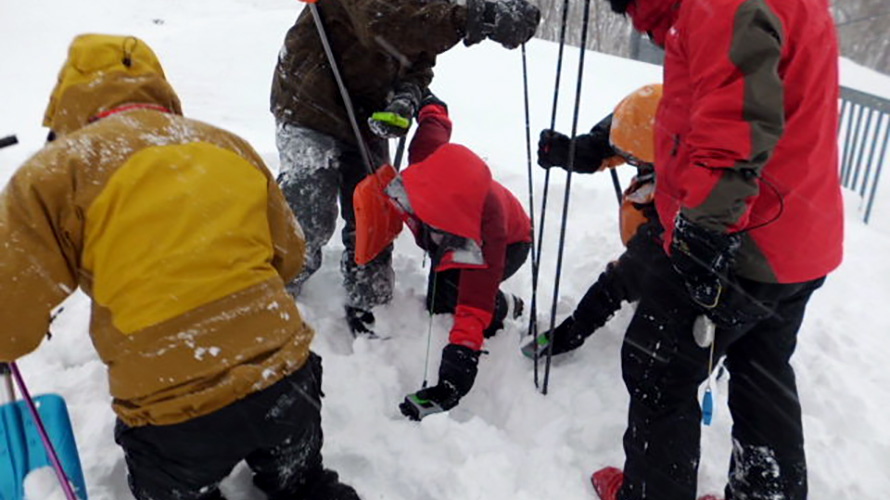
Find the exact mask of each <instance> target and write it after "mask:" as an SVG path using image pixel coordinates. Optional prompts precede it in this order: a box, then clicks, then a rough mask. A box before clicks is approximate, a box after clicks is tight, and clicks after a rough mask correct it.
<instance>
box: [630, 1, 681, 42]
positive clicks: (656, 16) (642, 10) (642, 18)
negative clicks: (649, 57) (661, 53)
mask: <svg viewBox="0 0 890 500" xmlns="http://www.w3.org/2000/svg"><path fill="white" fill-rule="evenodd" d="M680 1H681V0H636V1H634V2H631V4H630V5H629V6H628V7H627V14H628V15H629V16H630V19H631V21H632V22H633V25H634V28H635V29H636V30H637V31H642V32H643V33H649V35H650V36H651V37H652V40H653V41H654V42H655V43H656V44H658V46H659V47H664V39H665V35H667V32H668V30H669V29H670V28H671V26H672V25H673V24H674V21H676V20H677V15H678V13H679V12H680Z"/></svg>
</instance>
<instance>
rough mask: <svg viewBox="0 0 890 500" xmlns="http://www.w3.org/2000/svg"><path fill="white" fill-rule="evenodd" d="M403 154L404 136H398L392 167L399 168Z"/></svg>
mask: <svg viewBox="0 0 890 500" xmlns="http://www.w3.org/2000/svg"><path fill="white" fill-rule="evenodd" d="M404 154H405V136H404V135H403V136H402V137H399V145H398V146H396V159H395V160H394V161H393V167H395V169H396V170H399V167H401V166H402V156H403V155H404Z"/></svg>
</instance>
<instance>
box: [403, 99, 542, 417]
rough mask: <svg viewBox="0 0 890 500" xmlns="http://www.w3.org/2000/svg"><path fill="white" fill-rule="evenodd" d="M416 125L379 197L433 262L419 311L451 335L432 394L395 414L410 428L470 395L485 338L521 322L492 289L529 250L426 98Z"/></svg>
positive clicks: (482, 169) (514, 211)
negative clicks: (449, 318) (399, 166)
mask: <svg viewBox="0 0 890 500" xmlns="http://www.w3.org/2000/svg"><path fill="white" fill-rule="evenodd" d="M417 123H418V130H417V133H416V134H415V136H414V138H413V140H412V142H411V146H410V147H409V163H410V164H411V165H409V166H408V168H406V169H405V170H404V171H403V172H402V173H401V174H400V175H399V176H398V177H396V178H395V179H394V180H393V181H392V182H390V183H389V184H388V185H387V186H386V189H385V192H386V194H387V195H388V197H389V199H390V200H391V201H392V203H393V204H394V206H395V207H396V209H397V211H398V212H399V213H400V215H401V216H402V218H403V220H404V221H405V223H406V224H407V225H408V227H409V228H410V229H411V231H412V232H413V233H414V238H415V240H416V242H417V244H418V245H419V246H420V247H421V248H423V249H424V250H426V251H427V252H429V255H430V257H431V260H432V266H431V269H432V271H431V272H430V277H429V288H428V290H427V299H426V305H427V308H428V309H429V310H430V311H431V312H432V313H434V314H438V313H453V314H454V325H453V326H452V328H451V333H450V337H449V341H450V342H449V344H448V345H447V346H445V348H444V349H443V350H442V362H441V365H440V367H439V381H438V384H437V385H434V386H432V387H429V388H425V389H422V390H420V391H418V392H417V393H414V394H410V395H409V396H407V397H406V398H405V401H404V402H403V403H402V404H401V405H400V409H401V410H402V413H403V414H404V415H405V416H407V417H408V418H411V419H414V420H420V419H421V418H423V417H424V416H426V415H429V414H431V413H436V412H439V411H445V410H449V409H451V408H453V407H454V406H455V405H457V403H458V401H459V400H460V398H462V397H463V396H465V395H466V394H467V393H468V392H469V391H470V388H472V386H473V382H474V381H475V379H476V368H477V364H478V362H479V353H480V350H481V349H482V344H483V341H484V339H485V337H488V336H491V335H493V334H494V333H495V332H496V331H497V330H499V329H500V328H502V327H503V321H504V320H505V319H506V318H507V317H508V316H509V317H513V318H515V317H518V316H519V315H520V314H521V312H522V301H521V300H520V299H519V298H518V297H515V296H512V295H508V294H505V293H503V292H501V291H500V290H499V289H498V288H499V286H500V284H501V282H502V281H504V280H505V279H507V278H509V277H510V276H512V275H513V274H514V273H515V272H516V271H517V270H518V269H519V268H520V267H521V266H522V264H523V263H524V262H525V260H526V259H527V258H528V252H529V248H530V247H531V222H530V221H529V218H528V215H526V213H525V210H523V208H522V205H521V204H520V203H519V201H518V200H517V199H516V197H515V196H513V194H512V193H510V191H508V190H507V189H506V188H505V187H504V186H502V185H500V184H499V183H497V182H496V181H495V180H493V179H492V177H491V171H490V170H489V169H488V165H486V164H485V162H484V161H482V159H481V158H479V157H478V156H476V155H475V154H474V153H473V152H472V151H470V150H469V149H467V148H466V147H464V146H460V145H457V144H449V143H448V141H449V139H450V138H451V121H450V120H449V118H448V111H447V107H446V106H445V104H444V103H442V102H441V101H439V100H438V99H436V98H435V97H434V96H432V95H431V94H430V95H428V96H427V97H426V98H425V99H424V101H423V103H422V105H421V109H420V112H419V114H418V120H417Z"/></svg>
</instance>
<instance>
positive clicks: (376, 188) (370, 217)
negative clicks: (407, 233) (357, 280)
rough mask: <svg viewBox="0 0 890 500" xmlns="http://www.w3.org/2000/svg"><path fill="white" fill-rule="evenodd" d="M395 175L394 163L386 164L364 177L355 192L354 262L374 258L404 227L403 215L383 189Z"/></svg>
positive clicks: (365, 261)
mask: <svg viewBox="0 0 890 500" xmlns="http://www.w3.org/2000/svg"><path fill="white" fill-rule="evenodd" d="M395 177H396V169H395V168H394V167H393V166H392V165H384V166H382V167H380V168H379V169H377V171H376V172H374V174H373V175H369V176H367V177H365V178H364V179H362V181H361V182H359V183H358V185H357V186H356V187H355V191H353V192H352V205H353V207H354V210H355V263H356V264H358V265H362V266H363V265H365V264H367V263H368V262H371V261H372V260H374V257H376V256H377V255H378V254H379V253H380V252H381V251H382V250H383V249H384V248H386V247H387V245H389V244H390V243H392V242H393V241H394V240H395V239H396V236H398V235H399V233H400V232H401V231H402V217H401V216H400V215H399V212H398V210H397V209H396V207H395V206H394V205H393V204H392V203H391V202H390V201H389V197H388V196H387V195H386V193H384V192H383V190H384V188H386V186H387V185H388V184H389V183H390V181H392V180H393V179H394V178H395Z"/></svg>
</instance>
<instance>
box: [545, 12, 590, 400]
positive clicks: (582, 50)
mask: <svg viewBox="0 0 890 500" xmlns="http://www.w3.org/2000/svg"><path fill="white" fill-rule="evenodd" d="M589 19H590V0H584V21H583V24H582V28H581V48H580V50H579V52H580V56H579V59H578V81H577V84H576V87H575V113H574V115H573V116H572V140H571V142H569V161H568V164H567V165H566V190H565V196H564V198H563V202H562V225H561V227H560V229H559V249H558V251H557V256H556V277H555V278H554V284H553V305H552V307H551V308H550V345H551V346H553V345H556V303H557V302H558V300H559V278H560V275H561V274H562V255H563V250H564V249H565V239H566V225H567V221H568V213H569V197H570V194H571V190H572V170H573V169H574V167H575V146H576V141H575V136H576V134H577V132H578V112H579V108H580V107H581V84H582V79H581V77H582V75H583V74H584V53H585V52H587V49H586V47H587V23H588V20H589ZM552 358H553V349H552V348H550V349H548V350H547V363H546V364H545V366H544V386H543V388H542V391H541V392H542V393H543V394H547V384H548V382H549V381H550V363H551V359H552Z"/></svg>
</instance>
